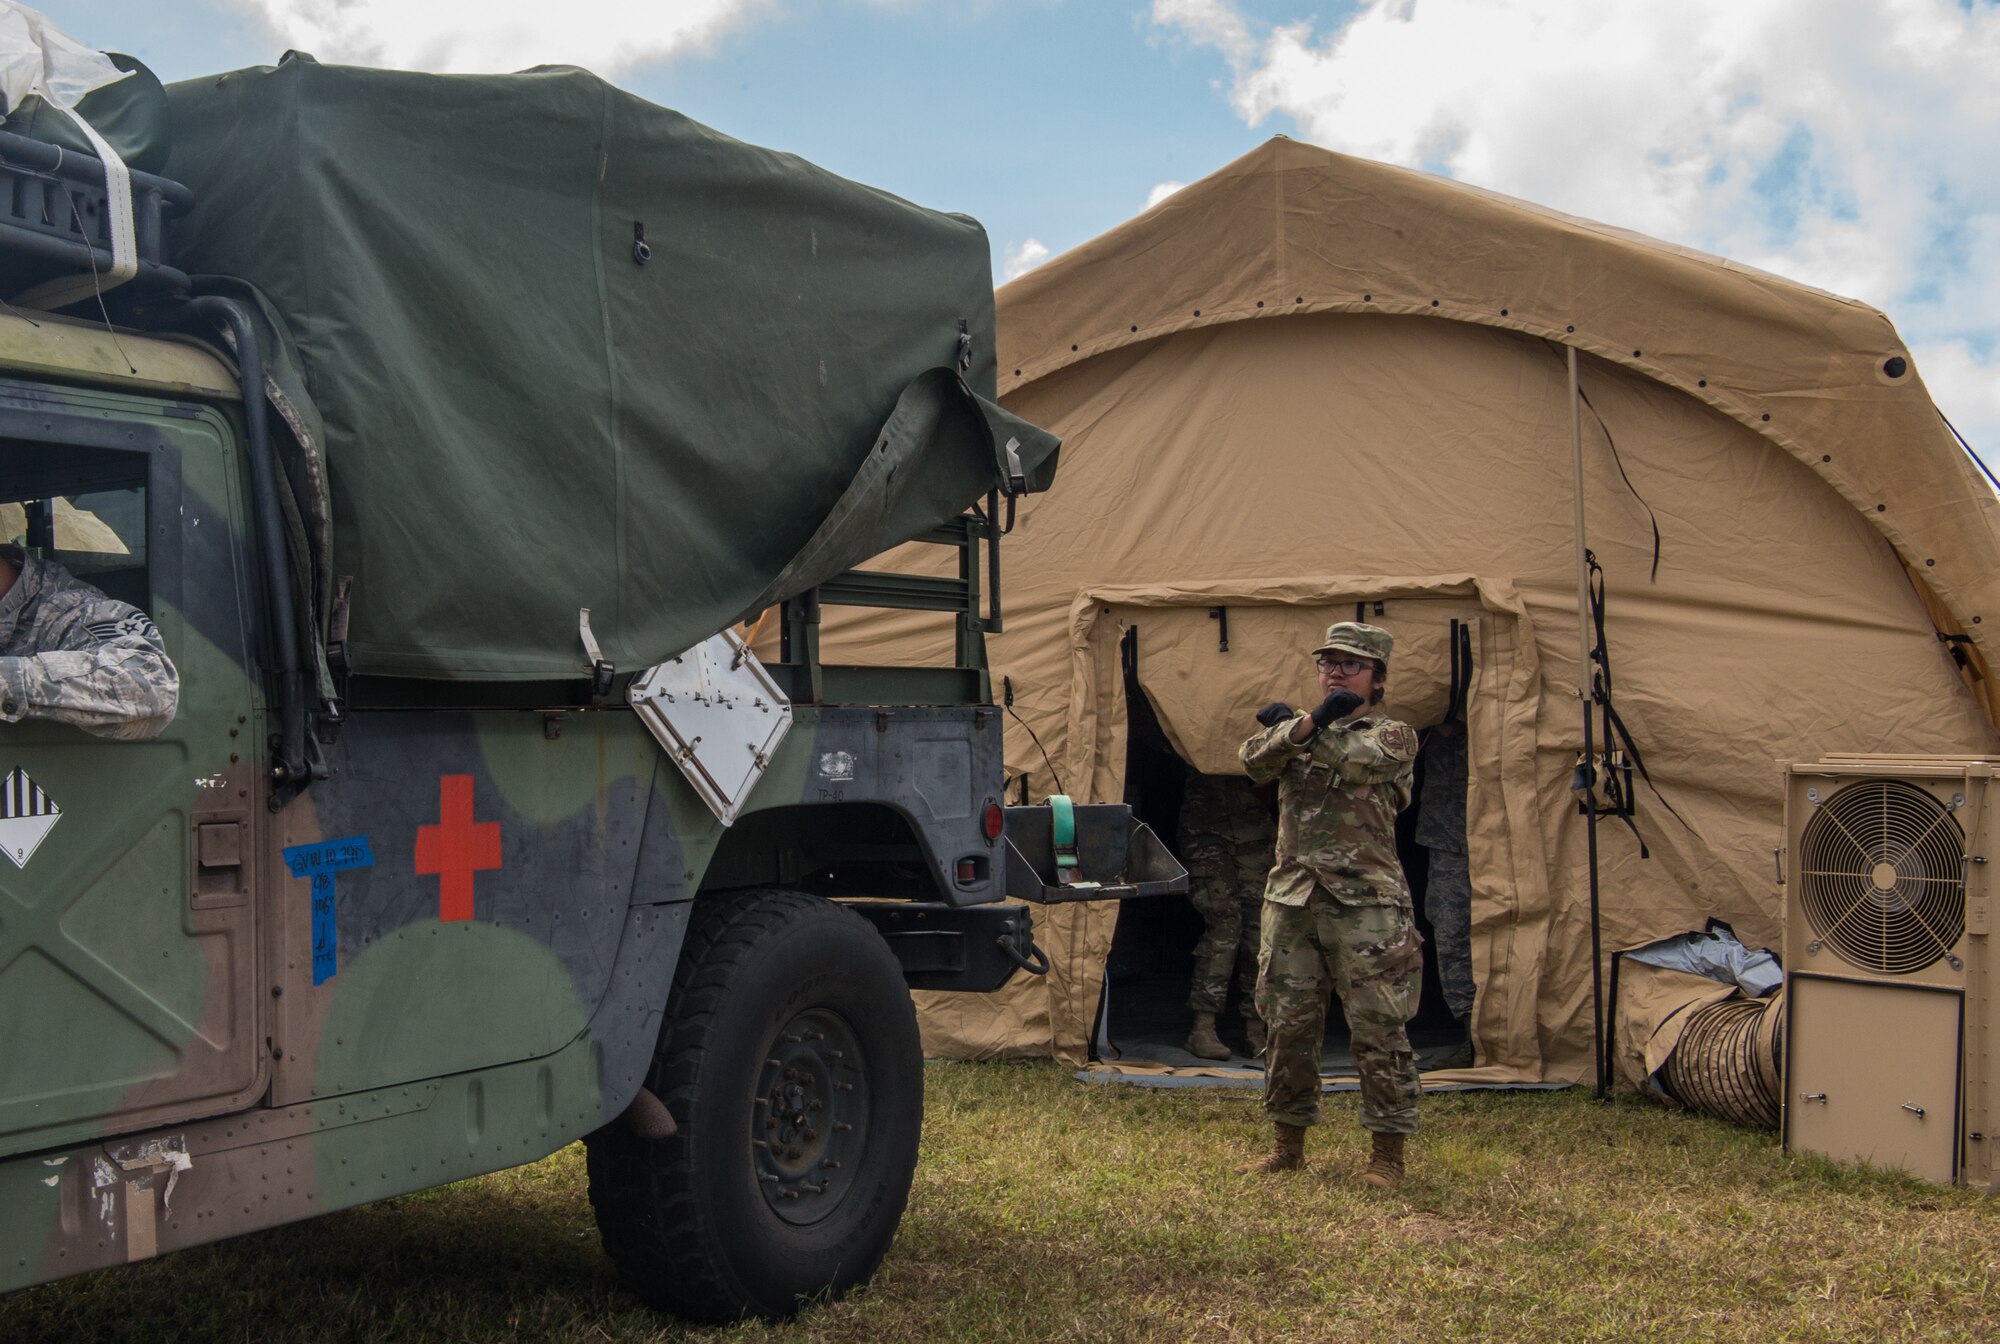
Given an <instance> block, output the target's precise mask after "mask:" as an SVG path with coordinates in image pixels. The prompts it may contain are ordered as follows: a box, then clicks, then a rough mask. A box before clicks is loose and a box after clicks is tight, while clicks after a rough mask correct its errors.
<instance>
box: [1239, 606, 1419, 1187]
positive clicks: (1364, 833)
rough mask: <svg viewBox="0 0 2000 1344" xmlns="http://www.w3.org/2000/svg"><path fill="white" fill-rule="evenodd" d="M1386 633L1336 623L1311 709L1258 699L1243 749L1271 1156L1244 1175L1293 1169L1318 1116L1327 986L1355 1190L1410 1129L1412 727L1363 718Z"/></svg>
mask: <svg viewBox="0 0 2000 1344" xmlns="http://www.w3.org/2000/svg"><path fill="white" fill-rule="evenodd" d="M1393 642H1394V640H1393V638H1392V637H1391V636H1390V634H1389V632H1388V631H1386V630H1383V629H1380V628H1378V627H1376V626H1372V625H1361V624H1358V623H1356V622H1352V621H1343V622H1341V623H1340V624H1338V625H1334V626H1331V627H1329V628H1328V630H1327V632H1326V640H1325V642H1324V643H1323V644H1321V645H1320V647H1319V648H1317V649H1315V650H1313V656H1314V658H1315V660H1316V661H1317V662H1318V665H1319V685H1320V689H1321V690H1322V691H1324V692H1325V693H1326V698H1325V699H1324V700H1322V701H1321V702H1320V704H1319V706H1318V707H1317V708H1315V709H1314V710H1313V711H1312V712H1311V713H1309V714H1294V713H1293V712H1292V710H1291V708H1290V706H1287V705H1281V704H1280V705H1270V706H1268V707H1266V708H1265V709H1263V710H1262V711H1260V712H1259V713H1258V715H1257V718H1258V721H1259V722H1260V723H1263V724H1264V725H1265V728H1264V731H1263V732H1261V733H1259V734H1258V735H1257V736H1255V737H1253V738H1251V739H1250V740H1249V741H1247V742H1245V743H1244V744H1243V747H1242V750H1241V751H1240V753H1239V755H1240V756H1241V758H1242V761H1243V768H1244V769H1245V770H1246V771H1248V772H1249V775H1250V778H1251V779H1252V780H1253V781H1255V782H1257V783H1260V784H1261V783H1264V782H1266V781H1269V780H1272V779H1275V780H1277V781H1278V848H1277V862H1276V865H1275V866H1274V867H1273V868H1272V869H1271V876H1270V879H1269V881H1268V882H1267V883H1266V885H1265V888H1264V933H1263V942H1262V944H1261V947H1260V949H1259V957H1258V976H1257V1007H1258V1010H1259V1011H1260V1012H1261V1013H1262V1014H1263V1016H1264V1021H1265V1023H1266V1025H1267V1027H1268V1029H1269V1032H1270V1044H1269V1048H1268V1051H1267V1054H1266V1057H1265V1061H1264V1109H1265V1111H1266V1112H1268V1113H1269V1114H1270V1117H1271V1120H1272V1123H1273V1125H1274V1127H1275V1129H1276V1144H1275V1146H1274V1147H1273V1148H1272V1150H1271V1152H1270V1154H1269V1155H1268V1156H1266V1157H1262V1158H1259V1159H1258V1160H1257V1161H1254V1162H1249V1163H1245V1164H1244V1165H1243V1166H1241V1167H1238V1168H1237V1170H1238V1171H1239V1172H1241V1173H1245V1174H1248V1173H1250V1172H1274V1171H1289V1170H1292V1169H1294V1168H1296V1167H1301V1166H1304V1165H1305V1138H1306V1129H1307V1127H1308V1126H1310V1125H1313V1124H1316V1123H1318V1121H1319V1086H1320V1081H1319V1051H1320V1039H1321V1036H1322V1034H1323V1033H1324V1031H1325V1028H1326V1003H1327V992H1328V990H1329V989H1332V990H1337V991H1338V992H1339V994H1340V1001H1341V1006H1342V1008H1343V1009H1345V1011H1346V1013H1347V1026H1348V1031H1349V1034H1350V1035H1351V1037H1352V1042H1353V1043H1352V1049H1353V1052H1354V1064H1355V1069H1356V1071H1357V1072H1358V1073H1359V1074H1360V1075H1361V1126H1362V1128H1364V1129H1366V1130H1368V1131H1370V1133H1371V1134H1372V1135H1373V1136H1374V1150H1373V1153H1372V1155H1371V1157H1370V1160H1369V1163H1368V1170H1367V1171H1366V1172H1365V1173H1364V1174H1363V1175H1362V1177H1361V1179H1362V1182H1363V1183H1364V1184H1366V1185H1372V1186H1376V1187H1380V1188H1387V1187H1389V1186H1392V1185H1395V1184H1396V1183H1397V1182H1398V1181H1400V1180H1401V1179H1402V1177H1403V1140H1404V1138H1405V1136H1407V1135H1409V1134H1412V1133H1414V1132H1415V1131H1416V1128H1417V1096H1418V1091H1419V1088H1418V1083H1417V1060H1416V1055H1415V1054H1414V1053H1413V1052H1412V1051H1411V1049H1410V1038H1409V1035H1408V1033H1407V1032H1406V1030H1405V1027H1406V1024H1407V1023H1408V1022H1409V1020H1410V1017H1411V1015H1412V1014H1413V1013H1415V1011H1416V1007H1417V994H1418V992H1419V990H1420V988H1421V986H1422V971H1423V940H1422V938H1421V937H1420V936H1419V935H1418V933H1417V927H1416V923H1415V918H1414V914H1413V911H1412V907H1411V904H1410V888H1409V884H1408V883H1407V882H1406V881H1405V880H1404V877H1403V869H1402V865H1401V863H1400V862H1399V861H1398V860H1397V857H1396V814H1397V813H1398V812H1400V811H1402V810H1403V808H1405V807H1407V806H1408V805H1409V802H1410V789H1411V778H1412V775H1413V774H1414V766H1415V761H1416V756H1417V734H1416V731H1415V730H1414V729H1412V728H1411V727H1410V726H1409V725H1407V724H1403V723H1398V722H1397V721H1396V720H1394V719H1391V718H1389V717H1388V716H1386V715H1384V714H1382V713H1380V712H1377V711H1375V710H1374V709H1373V707H1374V706H1375V705H1378V704H1380V703H1381V700H1382V692H1383V687H1384V685H1385V683H1386V681H1387V678H1388V668H1389V650H1390V647H1391V645H1392V644H1393Z"/></svg>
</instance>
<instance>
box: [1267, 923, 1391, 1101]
mask: <svg viewBox="0 0 2000 1344" xmlns="http://www.w3.org/2000/svg"><path fill="white" fill-rule="evenodd" d="M1423 946H1424V943H1423V938H1422V936H1421V935H1420V934H1418V932H1417V927H1416V924H1415V923H1414V922H1413V921H1412V920H1411V918H1410V912H1409V911H1408V910H1407V909H1404V908H1402V907H1399V906H1393V905H1342V904H1341V903H1340V902H1339V901H1336V900H1334V899H1333V897H1332V896H1330V895H1328V894H1327V893H1326V892H1325V891H1323V890H1318V889H1315V890H1314V892H1313V894H1312V896H1311V897H1310V898H1309V899H1308V900H1307V902H1306V904H1304V905H1279V904H1278V903H1276V902H1275V901H1272V902H1266V903H1265V906H1264V938H1263V944H1262V946H1261V947H1260V948H1259V951H1258V975H1257V1007H1258V1010H1259V1011H1260V1012H1262V1013H1263V1015H1264V1022H1265V1024H1266V1026H1267V1027H1268V1028H1269V1030H1270V1033H1271V1039H1270V1045H1269V1047H1268V1048H1267V1049H1266V1051H1265V1055H1264V1109H1265V1111H1266V1112H1267V1113H1269V1115H1270V1117H1271V1118H1272V1119H1273V1120H1276V1121H1281V1122H1283V1123H1285V1124H1288V1125H1311V1124H1317V1123H1318V1122H1319V1087H1320V1076H1319V1051H1320V1040H1321V1038H1322V1037H1323V1036H1324V1035H1325V1033H1326V1006H1327V993H1328V991H1329V990H1331V991H1333V992H1336V993H1338V994H1339V995H1340V1005H1341V1008H1342V1009H1343V1010H1345V1012H1346V1014H1347V1029H1348V1033H1349V1035H1350V1036H1351V1037H1352V1042H1353V1043H1352V1046H1351V1049H1352V1050H1353V1053H1354V1067H1355V1071H1356V1072H1357V1073H1358V1074H1360V1076H1361V1127H1362V1128H1363V1129H1367V1130H1373V1131H1374V1132H1376V1133H1378V1134H1414V1133H1415V1132H1416V1129H1417V1096H1418V1092H1419V1090H1420V1089H1419V1086H1418V1083H1417V1057H1416V1054H1415V1052H1414V1051H1412V1050H1411V1049H1410V1038H1409V1034H1408V1032H1406V1031H1405V1030H1404V1028H1405V1026H1406V1025H1407V1024H1408V1022H1409V1020H1410V1018H1411V1017H1412V1016H1414V1015H1415V1013H1416V1011H1417V995H1418V993H1419V992H1420V991H1421V990H1422V988H1423V964H1424V962H1423V957H1424V954H1423Z"/></svg>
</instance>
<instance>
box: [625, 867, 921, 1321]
mask: <svg viewBox="0 0 2000 1344" xmlns="http://www.w3.org/2000/svg"><path fill="white" fill-rule="evenodd" d="M646 1085H647V1086H648V1087H649V1088H651V1089H652V1091H653V1092H654V1094H655V1095H656V1096H658V1097H659V1098H660V1100H661V1101H663V1102H665V1103H666V1105H667V1109H668V1110H669V1111H670V1112H671V1113H672V1115H673V1117H674V1121H675V1123H676V1125H677V1126H678V1127H679V1128H678V1132H677V1133H676V1134H674V1136H673V1137H671V1138H667V1139H657V1140H649V1139H644V1138H640V1137H639V1136H637V1135H635V1134H633V1133H631V1132H630V1131H629V1130H627V1129H626V1128H625V1127H624V1126H623V1125H620V1124H612V1125H608V1126H606V1127H605V1128H604V1129H602V1130H599V1131H598V1132H597V1133H596V1134H593V1135H592V1136H591V1138H590V1140H589V1153H590V1156H589V1167H590V1202H591V1205H592V1207H593V1208H594V1209H595V1210H596V1213H597V1227H598V1231H599V1234H600V1235H601V1236H602V1237H603V1240H604V1249H605V1251H606V1253H607V1254H609V1255H610V1257H611V1259H612V1262H613V1263H614V1264H616V1265H617V1267H618V1272H619V1274H620V1276H621V1277H622V1278H623V1279H624V1280H625V1283H626V1284H627V1285H628V1286H629V1287H630V1288H631V1289H632V1290H633V1291H634V1292H636V1293H637V1294H638V1295H639V1296H640V1297H641V1298H643V1299H644V1300H645V1301H646V1302H647V1303H648V1304H650V1305H652V1306H654V1307H657V1308H660V1309H662V1310H665V1311H671V1312H674V1313H675V1314H677V1315H681V1316H685V1317H688V1318H690V1319H693V1320H699V1321H733V1320H736V1319H738V1318H740V1317H743V1316H761V1317H763V1318H765V1319H767V1320H775V1319H779V1318H782V1317H786V1316H790V1315H792V1314H794V1313H795V1312H797V1311H798V1310H799V1308H800V1307H801V1306H803V1305H805V1304H806V1303H807V1302H810V1301H814V1300H819V1299H824V1298H830V1297H836V1296H839V1295H840V1294H841V1293H843V1292H845V1291H846V1290H847V1289H849V1288H852V1287H854V1286H855V1285H857V1284H859V1283H862V1282H865V1281H866V1280H867V1278H868V1277H869V1275H871V1274H873V1273H874V1271H875V1267H876V1266H877V1265H879V1264H880V1263H881V1261H882V1256H883V1255H884V1254H885V1253H886V1252H887V1251H888V1249H889V1242H890V1239H891V1238H892V1237H894V1235H895V1232H896V1224H897V1223H898V1222H899V1221H900V1220H901V1218H902V1215H903V1205H904V1203H905V1201H906V1200H907V1199H908V1197H909V1192H910V1178H911V1175H912V1173H913V1172H914V1171H915V1169H916V1161H917V1139H918V1133H919V1130H920V1129H921V1126H922V1119H923V1053H922V1049H921V1047H920V1046H919V1044H918V1040H917V1020H916V1010H915V1008H914V1007H913V1006H912V1005H911V1002H910V994H909V990H908V989H907V988H906V987H905V985H904V982H903V974H902V968H901V967H900V966H899V965H898V963H897V961H896V958H895V956H894V954H892V953H891V952H890V951H889V949H888V947H887V946H886V945H885V944H884V943H883V941H882V938H881V935H879V934H878V933H876V931H875V929H874V927H873V926H872V925H870V924H869V923H868V922H867V921H865V920H863V919H862V918H861V917H860V916H858V915H856V914H854V913H853V912H852V911H848V910H843V909H841V908H840V907H839V906H837V905H834V904H832V903H831V902H829V901H825V900H821V899H820V898H818V897H815V896H807V895H804V894H802V893H799V892H790V891H760V892H751V893H747V894H744V895H741V896H717V897H706V898H702V899H698V900H697V901H696V902H695V905H694V910H693V912H692V916H691V922H690V926H689V929H688V935H687V942H686V944H685V946H684V947H683V949H682V952H681V961H680V965H679V967H678V968H677V969H676V971H675V974H674V985H673V992H672V995H671V997H670V998H669V1000H668V1004H667V1014H666V1020H665V1024H664V1025H663V1026H662V1028H661V1031H660V1042H659V1046H658V1048H657V1049H656V1051H655V1053H654V1058H653V1067H652V1069H651V1071H650V1072H649V1073H648V1075H647V1079H646Z"/></svg>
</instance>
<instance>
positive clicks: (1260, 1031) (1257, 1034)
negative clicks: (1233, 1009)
mask: <svg viewBox="0 0 2000 1344" xmlns="http://www.w3.org/2000/svg"><path fill="white" fill-rule="evenodd" d="M1243 1035H1244V1038H1245V1039H1246V1040H1248V1041H1249V1042H1250V1054H1251V1055H1252V1057H1255V1056H1257V1055H1261V1054H1263V1053H1264V1047H1265V1046H1266V1045H1268V1044H1270V1040H1271V1036H1270V1033H1269V1032H1267V1031H1266V1030H1264V1019H1263V1018H1261V1017H1259V1016H1257V1014H1256V1013H1254V1012H1252V1011H1250V1010H1249V1009H1247V1008H1246V1009H1244V1010H1243Z"/></svg>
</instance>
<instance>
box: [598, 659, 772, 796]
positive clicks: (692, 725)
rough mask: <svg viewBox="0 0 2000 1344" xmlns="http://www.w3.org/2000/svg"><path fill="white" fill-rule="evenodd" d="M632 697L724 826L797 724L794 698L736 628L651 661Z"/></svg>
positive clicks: (629, 695)
mask: <svg viewBox="0 0 2000 1344" xmlns="http://www.w3.org/2000/svg"><path fill="white" fill-rule="evenodd" d="M626 698H627V699H629V700H630V701H631V703H632V708H633V709H635V710H636V711H638V714H639V717H640V719H642V720H643V721H644V722H645V724H646V727H647V728H648V729H650V730H651V731H652V734H653V736H654V737H655V738H657V739H659V743H660V745H661V746H662V747H664V748H666V752H667V755H668V756H670V757H672V758H673V760H674V763H675V764H676V765H678V766H680V768H681V773H682V774H684V775H686V776H687V779H688V783H690V784H692V785H694V791H695V792H696V793H698V794H700V795H701V797H702V801H703V802H705V803H707V804H708V806H709V810H710V811H712V812H714V813H715V815H716V817H717V819H718V820H720V821H721V822H722V824H723V825H724V826H727V825H729V824H730V823H731V822H733V821H735V820H736V814H737V813H738V812H740V811H742V809H743V804H744V801H745V800H746V799H748V798H749V796H750V791H751V790H752V789H754V788H755V787H756V786H757V781H758V780H759V779H762V778H763V777H764V771H765V768H766V767H767V766H769V764H770V761H771V757H772V755H773V754H774V753H775V752H776V751H777V750H778V744H779V743H780V742H782V741H784V738H785V734H786V733H787V732H788V731H790V729H791V726H792V706H791V702H790V701H788V700H786V699H785V697H784V695H783V694H782V693H781V692H780V691H779V690H778V686H777V683H776V682H774V681H772V680H771V674H770V673H768V672H766V671H765V670H764V665H763V664H762V663H760V662H758V661H757V656H756V655H755V654H753V653H751V652H750V650H749V648H748V646H746V645H745V644H744V643H743V641H742V640H741V639H739V638H737V636H736V632H735V631H733V630H724V631H723V632H722V633H721V634H719V635H714V636H712V637H710V638H709V639H708V640H706V641H704V642H703V643H701V644H697V645H696V646H695V647H693V648H692V649H689V650H688V651H687V652H686V653H683V654H681V655H680V656H678V657H675V658H669V659H668V660H667V661H666V662H664V663H658V664H656V665H654V666H652V667H649V668H647V669H646V670H645V671H644V672H641V673H640V674H639V675H638V676H636V677H634V678H633V679H632V686H631V689H630V690H629V691H628V692H627V693H626Z"/></svg>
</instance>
